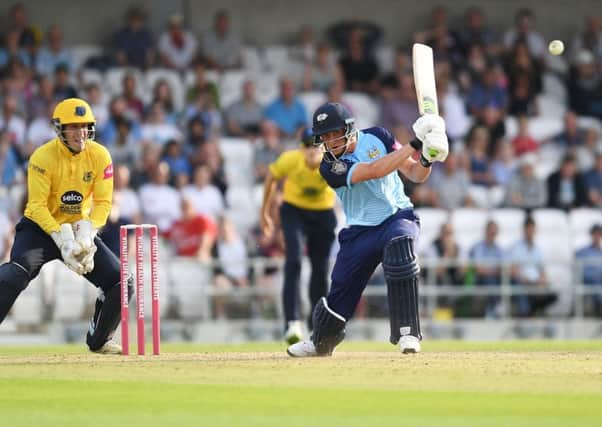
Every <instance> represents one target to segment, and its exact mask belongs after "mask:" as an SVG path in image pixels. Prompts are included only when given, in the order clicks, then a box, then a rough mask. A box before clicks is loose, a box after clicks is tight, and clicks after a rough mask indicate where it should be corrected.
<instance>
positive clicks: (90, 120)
mask: <svg viewBox="0 0 602 427" xmlns="http://www.w3.org/2000/svg"><path fill="white" fill-rule="evenodd" d="M51 122H52V126H53V127H54V130H55V132H56V133H57V135H58V136H59V138H60V139H61V140H62V141H63V142H64V143H66V141H65V136H64V135H63V126H64V125H68V124H73V123H87V124H88V132H89V133H88V138H89V139H94V133H95V130H96V129H95V125H96V119H95V118H94V113H93V112H92V108H90V105H88V103H87V102H86V101H84V100H83V99H79V98H67V99H65V100H63V101H61V102H59V103H58V104H56V107H54V112H53V113H52V121H51Z"/></svg>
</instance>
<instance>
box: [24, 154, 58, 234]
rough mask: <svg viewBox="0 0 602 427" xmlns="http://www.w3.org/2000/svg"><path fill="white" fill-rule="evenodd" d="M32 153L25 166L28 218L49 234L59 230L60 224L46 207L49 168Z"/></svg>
mask: <svg viewBox="0 0 602 427" xmlns="http://www.w3.org/2000/svg"><path fill="white" fill-rule="evenodd" d="M40 160H41V159H39V156H36V153H34V154H33V155H32V156H31V159H30V160H29V165H28V167H27V169H28V171H27V194H28V196H27V205H28V208H29V209H28V211H29V218H30V219H31V220H32V221H33V222H35V223H36V224H38V225H39V226H40V227H41V228H42V230H44V231H45V232H46V233H48V234H50V233H52V232H55V231H60V229H61V226H60V224H59V223H58V222H57V221H56V220H55V219H54V217H53V216H52V214H51V213H50V210H49V209H48V196H49V195H50V182H51V177H50V175H51V173H52V172H51V169H50V168H49V167H47V166H46V165H44V163H43V162H41V161H40Z"/></svg>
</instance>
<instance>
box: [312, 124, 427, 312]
mask: <svg viewBox="0 0 602 427" xmlns="http://www.w3.org/2000/svg"><path fill="white" fill-rule="evenodd" d="M396 148H397V147H396V142H395V138H393V135H391V133H390V132H389V131H388V130H386V129H384V128H381V127H373V128H369V129H364V130H362V131H360V132H358V143H357V146H356V147H355V150H354V151H353V153H347V154H345V155H343V156H341V158H340V159H338V160H337V161H336V162H330V163H329V162H326V161H322V164H321V165H320V173H321V174H322V176H323V177H324V179H325V180H326V182H327V183H328V184H329V185H330V186H331V187H332V188H334V189H335V191H336V193H337V195H338V196H339V198H340V199H341V201H342V203H343V209H344V210H345V214H346V215H347V222H348V224H349V227H347V228H345V229H344V230H342V231H341V232H340V233H339V243H340V246H341V248H340V250H339V253H338V254H337V260H336V263H335V265H334V268H333V270H332V283H331V287H330V292H329V293H328V297H327V301H328V306H329V307H330V308H331V309H332V310H334V311H335V312H336V313H338V314H340V315H341V316H343V317H344V318H346V319H349V318H350V317H351V316H352V315H353V313H354V311H355V308H356V307H357V304H358V302H359V300H360V298H361V295H362V292H363V291H364V288H365V287H366V284H367V283H368V279H370V276H372V273H373V272H374V270H375V269H376V267H377V266H378V264H380V263H381V262H382V258H383V251H384V248H385V246H386V245H387V243H388V242H390V241H391V240H392V239H394V238H396V237H400V236H409V237H411V238H413V239H414V241H416V240H417V239H418V233H419V230H420V225H419V220H418V218H417V217H416V215H415V214H414V210H413V209H412V203H411V202H410V200H409V198H408V196H406V194H405V192H404V188H403V183H402V182H401V179H400V178H399V175H398V173H397V171H394V172H391V173H390V174H389V175H387V176H385V177H383V178H377V179H371V180H368V181H363V182H359V183H356V184H351V177H352V175H353V171H354V169H355V168H356V166H357V165H358V164H359V163H368V162H373V161H375V160H378V159H380V158H381V157H383V156H386V155H387V154H388V153H391V152H392V151H395V150H396Z"/></svg>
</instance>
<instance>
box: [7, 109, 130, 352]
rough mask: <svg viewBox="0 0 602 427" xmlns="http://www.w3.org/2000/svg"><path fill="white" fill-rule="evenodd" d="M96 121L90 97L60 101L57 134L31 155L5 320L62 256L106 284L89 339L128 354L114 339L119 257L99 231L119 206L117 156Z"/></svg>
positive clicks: (102, 348) (101, 348) (94, 345)
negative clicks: (99, 136)
mask: <svg viewBox="0 0 602 427" xmlns="http://www.w3.org/2000/svg"><path fill="white" fill-rule="evenodd" d="M95 124H96V120H95V119H94V115H93V114H92V110H91V109H90V106H89V105H88V103H87V102H85V101H83V100H81V99H78V98H69V99H66V100H64V101H62V102H60V103H59V104H57V106H56V108H55V110H54V113H53V115H52V125H53V127H54V129H55V131H56V133H57V138H54V139H52V140H51V141H49V142H47V143H46V144H44V145H42V146H41V147H39V148H38V149H37V150H36V151H35V152H34V153H33V154H32V155H31V158H30V159H29V166H28V174H27V190H28V199H27V206H26V208H25V213H24V216H23V218H21V220H20V221H19V223H18V224H17V226H16V233H15V241H14V244H13V248H12V251H11V254H10V261H9V262H8V263H6V264H4V265H2V266H0V323H1V322H2V321H3V320H4V318H5V317H6V315H7V314H8V312H9V310H10V309H11V307H12V305H13V304H14V302H15V300H16V299H17V297H18V296H19V294H20V293H21V292H22V291H23V290H24V289H25V288H26V287H27V285H28V284H29V282H30V281H31V280H32V279H34V278H35V277H36V276H37V275H38V273H39V272H40V269H41V268H42V266H43V265H44V264H46V263H47V262H49V261H52V260H55V259H60V260H62V261H63V262H64V263H65V265H66V266H67V267H69V268H70V269H71V270H73V271H74V272H76V273H77V274H80V275H82V276H84V277H85V278H86V279H88V280H89V281H90V282H91V283H92V284H93V285H94V286H96V287H97V288H99V290H100V292H99V296H98V299H97V300H96V308H95V311H94V316H93V317H92V321H91V322H90V328H89V330H88V333H87V336H86V342H87V344H88V347H89V348H90V350H91V351H93V352H96V353H104V354H120V353H121V346H119V345H118V344H117V343H115V342H114V341H112V340H111V337H112V336H113V333H114V331H115V329H116V328H117V326H118V325H119V320H120V307H121V304H120V275H119V260H118V259H117V257H116V256H115V255H114V254H113V253H112V252H111V251H110V250H109V249H108V248H107V246H105V244H104V243H103V242H102V241H101V240H100V238H99V237H97V236H96V233H97V231H98V230H99V229H100V228H101V227H102V226H103V225H104V224H105V223H106V221H107V217H108V215H109V212H110V211H111V200H112V196H113V164H112V161H111V156H110V154H109V152H108V151H107V149H106V148H105V147H103V146H102V145H100V144H98V143H97V142H95V141H94V132H95ZM129 282H130V283H128V288H129V295H132V293H133V292H132V291H133V286H132V284H131V281H129ZM58 297H59V298H60V295H59V296H58Z"/></svg>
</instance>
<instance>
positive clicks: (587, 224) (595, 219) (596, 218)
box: [569, 208, 602, 250]
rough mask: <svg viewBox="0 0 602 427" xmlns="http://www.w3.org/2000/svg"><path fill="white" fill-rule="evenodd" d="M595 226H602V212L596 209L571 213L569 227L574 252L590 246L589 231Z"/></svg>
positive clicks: (584, 209)
mask: <svg viewBox="0 0 602 427" xmlns="http://www.w3.org/2000/svg"><path fill="white" fill-rule="evenodd" d="M594 224H601V225H602V211H601V210H600V209H595V208H579V209H573V210H572V211H571V212H570V213H569V226H570V229H571V238H572V244H573V249H574V250H579V249H581V248H583V247H585V246H586V245H588V244H590V242H591V237H590V234H589V231H590V229H591V227H592V225H594Z"/></svg>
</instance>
